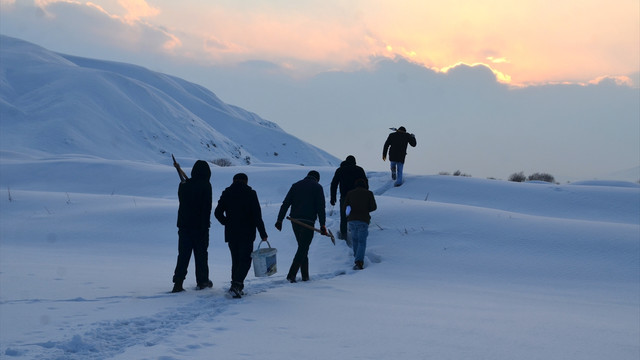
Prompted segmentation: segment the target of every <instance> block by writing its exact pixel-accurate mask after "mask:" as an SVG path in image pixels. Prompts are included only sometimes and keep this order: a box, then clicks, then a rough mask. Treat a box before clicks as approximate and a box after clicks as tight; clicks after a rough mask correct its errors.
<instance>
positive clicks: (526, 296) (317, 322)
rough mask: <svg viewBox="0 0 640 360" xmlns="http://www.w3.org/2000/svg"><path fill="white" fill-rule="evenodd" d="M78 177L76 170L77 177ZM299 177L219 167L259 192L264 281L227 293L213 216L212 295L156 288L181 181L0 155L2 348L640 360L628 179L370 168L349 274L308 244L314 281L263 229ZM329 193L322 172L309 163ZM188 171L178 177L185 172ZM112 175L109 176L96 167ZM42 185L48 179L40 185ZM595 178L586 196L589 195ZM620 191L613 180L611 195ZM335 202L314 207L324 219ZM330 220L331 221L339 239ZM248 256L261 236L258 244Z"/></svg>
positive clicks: (112, 354) (146, 354)
mask: <svg viewBox="0 0 640 360" xmlns="http://www.w3.org/2000/svg"><path fill="white" fill-rule="evenodd" d="M71 169H73V170H71ZM310 169H311V168H310V167H301V166H295V165H275V164H272V165H269V164H264V165H253V166H242V167H228V168H219V167H213V168H212V170H213V177H212V182H213V188H214V200H217V198H218V197H219V195H220V193H221V192H222V190H223V189H224V188H225V187H226V186H228V185H229V184H230V182H231V178H232V176H233V175H234V174H235V173H236V172H241V171H242V172H246V173H247V174H248V175H249V183H250V185H251V186H253V187H254V189H256V190H257V192H258V195H259V198H260V201H261V203H262V208H263V216H264V220H265V223H266V224H267V231H268V233H269V241H270V244H271V246H273V247H275V248H277V249H278V267H279V271H278V273H277V274H276V275H274V276H272V277H269V278H255V277H254V276H253V272H251V273H250V275H249V277H248V279H247V292H248V295H247V296H245V297H244V298H242V299H240V300H235V299H229V298H227V297H225V295H224V293H225V291H226V289H227V288H228V282H229V279H230V258H229V254H228V249H227V248H226V246H225V243H224V241H223V228H222V227H221V226H220V225H219V224H218V223H217V222H215V219H214V222H213V225H212V229H211V246H210V260H209V264H210V267H211V277H212V280H213V282H214V287H213V289H210V290H202V291H196V290H194V287H195V279H194V275H193V268H190V272H189V274H188V275H187V281H186V286H187V292H185V293H180V294H170V293H168V292H169V291H170V289H171V285H172V284H171V276H172V273H173V267H174V266H175V256H176V253H177V250H176V249H177V234H176V228H175V218H176V212H177V206H178V203H177V198H176V189H177V182H178V180H177V175H176V174H175V170H174V169H173V168H172V167H171V166H170V165H166V164H150V163H147V162H144V163H139V162H135V161H108V160H104V159H96V158H91V157H77V158H76V157H69V156H68V157H56V156H51V157H49V158H27V157H17V156H11V154H7V153H3V154H2V162H0V173H1V174H2V177H0V189H2V193H3V196H2V197H0V211H1V213H2V216H1V217H0V238H1V239H2V241H1V242H0V280H1V284H2V285H1V286H2V287H1V292H0V354H1V355H0V356H2V357H3V358H7V359H162V360H167V359H211V358H220V359H243V358H246V359H258V358H266V359H300V358H304V359H372V358H376V359H400V358H402V359H637V358H638V356H639V355H640V343H639V339H640V310H639V309H640V292H639V290H640V288H639V279H638V276H639V271H640V265H639V257H640V256H639V255H640V248H639V241H640V224H639V223H638V219H639V216H640V188H639V187H638V186H637V185H636V184H631V183H623V184H621V183H602V182H601V183H597V184H592V183H590V184H589V185H551V184H546V185H545V184H528V183H510V182H505V181H497V180H482V179H474V178H461V177H449V176H412V175H411V174H409V175H408V176H407V179H406V183H405V184H404V185H403V186H402V187H400V188H393V187H392V186H391V182H390V179H389V178H388V174H386V173H369V174H368V176H369V178H370V184H371V189H372V190H373V191H374V192H375V193H376V199H377V202H378V206H379V209H378V210H377V211H376V212H374V213H372V215H373V219H372V224H371V226H370V235H369V244H368V249H367V253H368V257H367V260H366V264H365V265H366V268H365V270H363V271H354V270H351V263H352V259H351V254H350V251H349V248H348V247H346V245H344V243H343V242H341V241H338V244H337V245H336V246H333V245H331V243H330V241H329V240H328V239H327V238H325V237H320V236H317V237H316V238H315V239H314V242H313V244H312V247H311V252H310V265H311V276H312V279H311V281H310V282H308V283H297V284H289V283H288V282H286V281H285V280H284V276H285V273H286V270H287V269H288V266H289V264H290V261H291V259H292V258H293V254H294V252H295V240H294V238H293V234H292V232H291V229H290V228H289V227H288V226H285V228H284V229H283V231H282V232H278V231H277V230H276V229H275V228H274V227H273V225H272V224H273V223H274V222H275V218H276V215H277V212H278V209H279V206H280V203H281V201H282V199H283V198H284V195H285V194H286V191H287V190H288V188H289V186H290V185H291V184H292V183H293V182H295V181H297V180H299V179H301V178H302V177H303V176H304V175H305V174H306V172H308V171H309V170H310ZM316 169H318V170H319V171H320V173H321V181H320V182H321V184H322V185H323V186H324V188H325V194H327V193H328V190H329V188H328V186H329V183H330V180H331V177H332V174H333V171H334V170H335V169H334V168H333V167H316ZM188 170H189V169H187V171H188ZM109 174H112V175H109ZM44 176H46V179H50V181H45V180H44V179H43V177H44ZM594 185H597V186H594ZM617 185H624V186H617ZM331 210H332V209H331V208H330V207H329V206H328V207H327V211H328V212H330V211H331ZM338 221H339V219H338V215H337V211H335V209H334V212H333V215H331V216H329V218H328V226H330V227H331V228H332V229H334V231H335V230H337V227H338ZM256 246H257V244H256Z"/></svg>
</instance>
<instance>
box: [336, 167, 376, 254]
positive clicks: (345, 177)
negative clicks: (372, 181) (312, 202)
mask: <svg viewBox="0 0 640 360" xmlns="http://www.w3.org/2000/svg"><path fill="white" fill-rule="evenodd" d="M356 179H365V182H366V181H367V180H366V179H367V174H366V173H365V172H364V170H363V169H362V168H361V167H360V166H358V165H356V158H355V156H353V155H349V156H347V158H346V159H345V160H344V161H343V162H342V163H341V164H340V167H339V168H338V169H337V170H336V172H335V173H334V174H333V179H332V180H331V205H332V206H333V205H335V204H336V198H337V193H338V185H340V231H339V232H338V239H342V240H345V241H346V242H347V245H348V246H349V247H351V242H350V239H349V237H348V236H347V234H348V231H347V230H348V229H347V215H346V213H345V206H344V199H345V198H346V196H347V193H348V192H349V191H351V190H353V189H355V187H356ZM366 188H367V189H368V188H369V185H368V182H367V186H366Z"/></svg>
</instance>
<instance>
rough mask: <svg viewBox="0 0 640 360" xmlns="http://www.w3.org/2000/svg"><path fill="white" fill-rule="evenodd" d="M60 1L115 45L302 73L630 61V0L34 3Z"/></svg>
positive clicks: (8, 4) (634, 37)
mask: <svg viewBox="0 0 640 360" xmlns="http://www.w3.org/2000/svg"><path fill="white" fill-rule="evenodd" d="M59 3H66V4H68V5H70V4H74V5H76V6H83V5H84V6H87V7H93V8H94V9H98V10H99V11H103V12H105V13H107V14H109V16H111V17H112V18H114V19H119V20H120V21H121V22H122V23H123V24H122V25H121V27H120V28H119V29H113V31H112V32H111V33H110V34H109V33H106V35H104V36H113V37H114V40H112V41H113V42H115V43H117V42H118V40H115V39H116V38H120V39H122V38H123V37H125V36H123V34H126V33H130V32H131V31H135V32H136V33H140V32H146V33H147V35H148V36H153V37H158V38H161V37H164V38H165V39H164V40H160V41H158V45H157V47H156V48H155V50H156V51H158V52H159V53H163V52H165V53H168V54H170V56H175V57H177V58H183V59H191V60H192V61H197V62H199V63H201V64H206V63H207V62H208V61H210V62H213V63H216V64H218V65H219V64H225V63H226V64H234V63H237V62H242V61H251V60H258V59H259V60H263V61H269V62H273V63H276V64H285V63H286V64H290V66H291V67H292V68H295V69H297V70H296V71H300V72H303V73H304V72H305V71H308V70H305V69H307V68H313V69H340V68H343V69H348V68H352V67H353V66H354V64H361V66H365V67H366V66H367V63H368V62H369V61H370V59H371V58H373V57H378V56H383V57H389V58H395V57H396V56H400V57H403V58H407V59H409V60H410V61H412V62H415V63H418V64H422V65H424V66H425V67H427V68H433V69H441V71H446V69H448V68H451V67H452V66H455V64H460V63H465V64H483V65H484V66H487V67H490V68H491V70H492V71H493V72H494V73H495V74H496V77H497V79H498V80H499V81H500V82H505V83H513V84H536V83H547V82H550V83H557V82H572V83H573V82H575V83H588V82H590V81H594V80H596V79H598V78H602V77H613V78H617V79H622V78H624V79H629V80H625V82H626V81H633V79H634V77H635V78H637V73H638V71H639V69H638V64H639V63H640V58H639V53H640V51H638V47H639V45H638V44H639V43H640V4H639V3H638V1H637V0H621V1H618V2H616V4H615V6H611V3H610V2H608V1H604V0H591V1H586V2H581V3H580V5H579V6H576V2H575V1H569V0H561V1H556V2H554V3H553V4H549V3H540V2H539V1H536V0H523V1H517V2H514V1H506V0H500V1H493V2H491V4H490V6H489V5H488V4H487V3H485V2H477V1H471V0H461V1H456V2H441V3H431V2H429V3H425V2H422V1H410V0H400V1H386V0H354V1H349V2H344V1H336V0H333V1H330V0H329V1H306V2H291V3H272V2H269V1H264V0H254V1H246V2H237V1H231V0H223V1H215V2H207V1H195V0H194V1H185V2H175V1H169V0H156V1H150V0H118V1H113V0H92V1H85V0H74V1H70V0H37V1H36V5H37V6H39V7H40V8H41V9H43V10H44V12H45V14H52V15H53V16H55V14H56V11H60V9H59V8H57V7H56V5H57V4H59ZM2 4H3V11H11V9H12V8H14V7H16V6H19V3H16V2H14V1H9V0H2ZM68 5H67V6H68ZM87 11H88V10H87ZM50 21H55V20H50ZM132 29H133V30H132ZM105 40H107V41H108V39H105ZM138 41H140V42H145V41H146V40H145V39H144V38H142V37H141V38H140V39H139V40H138ZM149 47H150V45H148V44H144V46H142V47H141V48H144V49H145V50H147V51H148V50H149ZM296 63H298V64H297V65H295V64H296ZM309 65H313V66H309ZM303 75H304V74H303ZM306 75H313V71H311V72H310V73H307V74H306ZM634 86H638V84H634Z"/></svg>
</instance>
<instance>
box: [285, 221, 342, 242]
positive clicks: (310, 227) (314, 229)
mask: <svg viewBox="0 0 640 360" xmlns="http://www.w3.org/2000/svg"><path fill="white" fill-rule="evenodd" d="M287 220H291V222H292V223H294V224H298V225H300V226H303V227H306V228H307V229H310V230H313V231H316V232H319V233H320V234H322V230H320V229H316V228H315V227H313V226H311V225H309V224H307V223H305V222H303V221H300V220H298V219H294V218H292V217H291V216H287ZM322 235H325V236H328V237H330V238H331V242H332V243H333V245H335V244H336V238H335V237H333V233H331V230H329V229H327V233H326V234H322Z"/></svg>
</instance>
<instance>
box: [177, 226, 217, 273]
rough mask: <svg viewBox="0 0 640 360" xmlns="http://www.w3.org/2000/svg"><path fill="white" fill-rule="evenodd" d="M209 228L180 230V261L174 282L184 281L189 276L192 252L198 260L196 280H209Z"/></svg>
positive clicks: (196, 260)
mask: <svg viewBox="0 0 640 360" xmlns="http://www.w3.org/2000/svg"><path fill="white" fill-rule="evenodd" d="M208 248H209V229H180V230H178V261H177V263H176V269H175V271H174V272H173V282H174V283H182V282H183V281H184V279H185V278H186V277H187V268H188V267H189V260H191V253H193V258H194V260H195V262H196V282H197V283H198V284H206V283H207V282H208V281H209V253H208V251H207V249H208Z"/></svg>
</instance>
